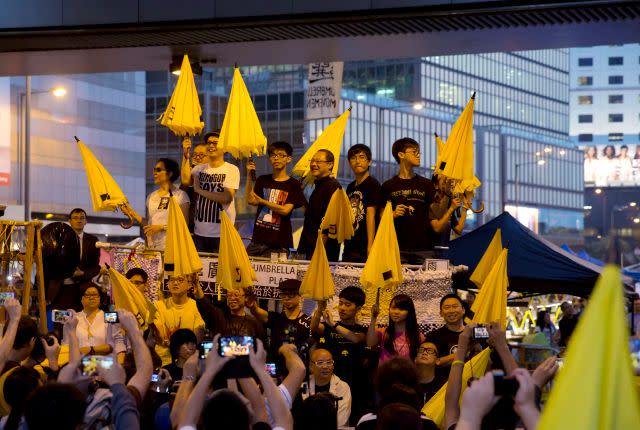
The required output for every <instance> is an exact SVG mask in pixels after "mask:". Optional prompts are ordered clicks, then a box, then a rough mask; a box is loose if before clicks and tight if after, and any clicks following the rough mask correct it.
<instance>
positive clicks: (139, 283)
mask: <svg viewBox="0 0 640 430" xmlns="http://www.w3.org/2000/svg"><path fill="white" fill-rule="evenodd" d="M131 283H132V284H133V285H144V284H146V282H144V281H131Z"/></svg>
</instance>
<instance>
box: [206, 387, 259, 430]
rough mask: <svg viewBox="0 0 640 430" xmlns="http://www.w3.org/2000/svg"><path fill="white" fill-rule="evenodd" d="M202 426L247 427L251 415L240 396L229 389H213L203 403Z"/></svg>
mask: <svg viewBox="0 0 640 430" xmlns="http://www.w3.org/2000/svg"><path fill="white" fill-rule="evenodd" d="M200 416H201V419H202V424H203V427H204V428H205V429H206V430H210V429H211V430H212V429H218V428H220V429H248V428H250V425H251V417H250V416H249V410H248V409H247V405H246V404H245V402H243V401H242V399H241V398H240V396H239V395H238V394H236V393H234V392H233V391H231V390H229V389H226V388H224V389H222V390H217V391H214V393H213V395H212V396H211V398H210V399H209V401H207V402H206V403H205V404H204V408H203V410H202V414H201V415H200Z"/></svg>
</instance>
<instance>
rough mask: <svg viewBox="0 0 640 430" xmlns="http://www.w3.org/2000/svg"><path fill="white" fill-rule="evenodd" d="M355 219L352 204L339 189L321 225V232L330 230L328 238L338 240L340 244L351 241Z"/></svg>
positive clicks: (335, 192) (332, 198) (342, 190)
mask: <svg viewBox="0 0 640 430" xmlns="http://www.w3.org/2000/svg"><path fill="white" fill-rule="evenodd" d="M354 221H355V217H354V216H353V210H351V202H349V197H347V193H346V192H345V191H344V189H343V188H339V189H337V190H335V191H334V192H333V195H332V196H331V200H329V206H327V210H326V212H325V214H324V218H322V222H321V223H320V230H321V231H325V230H328V231H329V233H328V236H329V237H330V238H331V239H336V240H337V241H338V243H342V242H344V241H345V240H349V239H351V238H352V237H353V234H354V231H353V223H354Z"/></svg>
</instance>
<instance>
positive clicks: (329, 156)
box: [316, 149, 336, 163]
mask: <svg viewBox="0 0 640 430" xmlns="http://www.w3.org/2000/svg"><path fill="white" fill-rule="evenodd" d="M318 152H322V153H324V154H325V155H326V158H327V161H328V162H330V163H334V162H335V159H336V157H335V156H334V155H333V152H331V151H329V150H328V149H318V151H317V152H316V154H317V153H318Z"/></svg>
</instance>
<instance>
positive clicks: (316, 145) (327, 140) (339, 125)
mask: <svg viewBox="0 0 640 430" xmlns="http://www.w3.org/2000/svg"><path fill="white" fill-rule="evenodd" d="M350 114H351V108H349V109H347V110H346V111H345V112H344V113H343V114H342V115H340V116H339V117H338V118H336V120H335V121H333V122H332V123H331V124H329V126H327V128H325V129H324V131H323V132H322V134H320V136H319V137H318V138H317V139H316V141H315V142H313V144H312V145H311V146H310V147H309V149H307V152H305V153H304V155H302V157H301V158H300V160H298V162H297V163H296V165H295V166H293V170H292V171H291V173H292V174H294V175H296V176H298V177H300V178H302V179H303V181H304V183H305V184H310V183H312V182H313V176H311V170H310V167H309V165H310V164H311V159H312V158H313V156H314V155H315V154H316V152H318V151H319V150H321V149H326V150H328V151H331V153H332V154H333V156H334V158H335V162H334V163H333V171H332V176H333V177H337V175H338V164H340V163H339V161H340V151H341V149H342V138H343V137H344V130H345V127H346V126H347V120H348V119H349V115H350Z"/></svg>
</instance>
